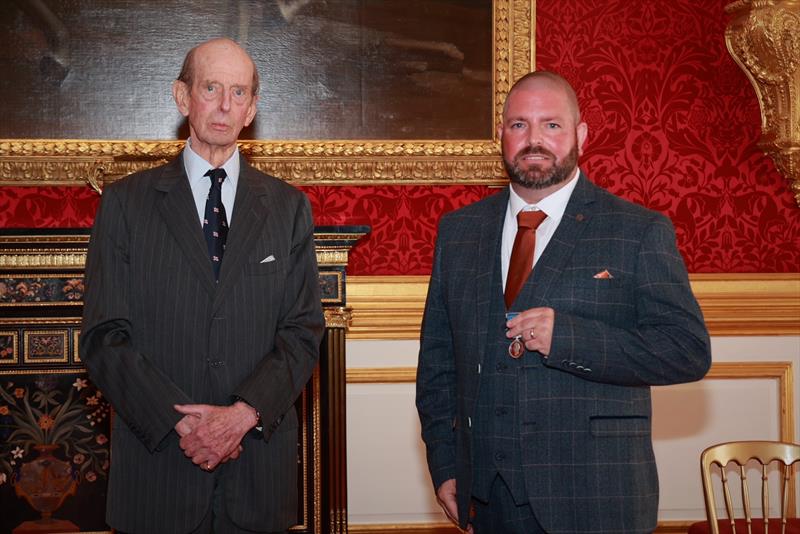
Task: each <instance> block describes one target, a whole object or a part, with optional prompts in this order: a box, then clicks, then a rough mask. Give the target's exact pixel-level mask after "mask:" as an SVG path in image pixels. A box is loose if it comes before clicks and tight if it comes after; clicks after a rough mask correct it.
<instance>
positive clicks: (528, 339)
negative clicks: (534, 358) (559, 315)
mask: <svg viewBox="0 0 800 534" xmlns="http://www.w3.org/2000/svg"><path fill="white" fill-rule="evenodd" d="M555 317H556V312H555V311H554V310H553V308H530V309H528V310H525V311H524V312H521V313H520V314H519V315H517V316H516V317H514V318H513V319H511V320H510V321H508V322H507V323H506V328H508V332H506V337H507V338H509V339H514V338H515V337H517V336H519V337H520V339H522V342H523V343H525V348H527V349H528V350H530V351H537V352H539V353H541V354H543V355H544V356H549V355H550V345H551V344H552V342H553V324H554V323H555Z"/></svg>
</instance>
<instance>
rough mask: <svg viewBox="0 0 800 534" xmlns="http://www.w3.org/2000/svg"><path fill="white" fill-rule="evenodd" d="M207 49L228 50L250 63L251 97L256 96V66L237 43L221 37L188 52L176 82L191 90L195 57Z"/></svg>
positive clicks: (257, 84)
mask: <svg viewBox="0 0 800 534" xmlns="http://www.w3.org/2000/svg"><path fill="white" fill-rule="evenodd" d="M208 49H228V50H229V51H230V52H231V53H234V54H237V55H241V56H242V57H243V58H246V60H247V61H248V62H249V63H250V65H251V66H252V68H253V81H252V91H253V95H257V94H258V90H259V79H258V70H257V69H256V64H255V62H254V61H253V58H251V57H250V54H248V53H247V51H246V50H245V49H244V48H242V47H241V46H240V45H239V43H237V42H236V41H234V40H233V39H228V38H227V37H221V38H218V39H211V40H209V41H205V42H204V43H200V44H199V45H197V46H195V47H194V48H192V49H191V50H189V52H187V54H186V57H185V58H184V60H183V66H182V67H181V72H180V74H179V75H178V80H179V81H181V82H183V83H185V84H186V86H187V87H189V88H190V89H191V87H192V85H193V82H194V74H195V71H196V56H197V54H198V52H202V51H204V50H208Z"/></svg>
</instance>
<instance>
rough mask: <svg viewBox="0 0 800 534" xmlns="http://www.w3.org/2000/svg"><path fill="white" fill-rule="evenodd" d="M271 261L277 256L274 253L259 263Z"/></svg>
mask: <svg viewBox="0 0 800 534" xmlns="http://www.w3.org/2000/svg"><path fill="white" fill-rule="evenodd" d="M271 261H275V256H273V255H272V254H270V255H269V256H267V257H266V258H264V259H263V260H261V261H260V262H259V263H269V262H271Z"/></svg>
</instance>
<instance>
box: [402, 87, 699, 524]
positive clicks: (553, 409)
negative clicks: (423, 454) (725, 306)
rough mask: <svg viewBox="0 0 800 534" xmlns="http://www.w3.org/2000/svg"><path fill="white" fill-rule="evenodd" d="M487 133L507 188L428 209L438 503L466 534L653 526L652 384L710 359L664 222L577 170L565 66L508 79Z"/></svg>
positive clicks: (695, 375) (427, 343)
mask: <svg viewBox="0 0 800 534" xmlns="http://www.w3.org/2000/svg"><path fill="white" fill-rule="evenodd" d="M497 133H498V137H499V139H500V141H501V144H502V153H503V160H504V161H505V166H506V170H507V172H508V175H509V178H510V180H511V184H510V187H508V188H506V189H504V190H503V191H501V192H500V193H498V194H496V195H493V196H491V197H489V198H486V199H484V200H481V201H479V202H476V203H475V204H472V205H470V206H467V207H465V208H462V209H460V210H457V211H455V212H453V213H450V214H448V215H446V216H445V217H443V218H442V221H441V223H440V226H439V233H438V237H437V242H436V250H435V256H434V265H433V271H432V274H431V280H430V285H429V290H428V298H427V303H426V306H425V316H424V319H423V324H422V334H421V340H420V353H419V364H418V371H417V409H418V411H419V416H420V421H421V426H422V437H423V440H424V441H425V444H426V446H427V459H428V466H429V469H430V473H431V477H432V479H433V484H434V488H435V490H436V495H437V498H438V500H439V504H440V505H441V506H442V508H443V509H444V511H445V513H446V514H447V516H448V517H449V518H450V519H451V520H452V521H454V522H455V523H457V524H458V525H459V526H460V527H461V528H464V529H466V530H467V531H468V532H475V533H477V534H483V533H491V534H503V533H515V534H523V533H524V534H532V533H540V532H548V533H556V532H562V533H569V534H576V533H581V532H593V533H612V532H613V533H622V532H626V533H627V532H631V533H633V532H636V533H645V532H647V533H649V532H652V531H653V530H654V529H655V527H656V519H657V510H658V477H657V473H656V465H655V459H654V456H653V448H652V437H651V415H652V414H651V400H650V386H651V385H665V384H676V383H681V382H690V381H694V380H699V379H700V378H702V377H703V376H704V375H705V374H706V372H707V371H708V369H709V366H710V364H711V355H710V342H709V338H708V332H707V330H706V327H705V324H704V322H703V316H702V313H701V311H700V308H699V306H698V304H697V301H696V300H695V298H694V296H693V294H692V291H691V288H690V286H689V280H688V274H687V272H686V267H685V265H684V262H683V259H682V258H681V255H680V253H679V252H678V249H677V246H676V243H675V231H674V229H673V227H672V224H671V223H670V221H669V219H668V218H667V217H665V216H664V215H662V214H660V213H656V212H653V211H650V210H648V209H645V208H643V207H641V206H637V205H634V204H631V203H629V202H627V201H625V200H623V199H621V198H619V197H617V196H614V195H612V194H611V193H609V192H607V191H605V190H603V189H601V188H599V187H597V186H595V185H593V184H592V183H591V182H590V181H589V179H588V177H587V176H586V175H585V174H583V173H582V172H581V170H580V169H579V168H578V165H577V164H578V157H579V156H580V155H581V154H582V153H583V147H584V144H585V142H586V137H587V133H588V132H587V125H586V123H584V122H581V119H580V110H579V107H578V100H577V97H576V95H575V91H574V90H573V88H572V87H571V86H570V85H569V83H567V81H566V80H564V79H563V78H562V77H561V76H558V75H557V74H554V73H550V72H541V71H540V72H533V73H530V74H527V75H526V76H524V77H523V78H521V79H520V80H519V81H517V82H516V83H515V84H514V86H513V87H512V88H511V90H510V91H509V94H508V98H507V100H506V104H505V108H504V110H503V121H502V124H500V125H499V127H498V130H497Z"/></svg>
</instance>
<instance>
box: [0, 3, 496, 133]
mask: <svg viewBox="0 0 800 534" xmlns="http://www.w3.org/2000/svg"><path fill="white" fill-rule="evenodd" d="M492 16H493V7H492V2H491V1H486V0H201V1H198V2H186V1H181V0H39V1H36V2H29V1H25V0H13V1H11V2H9V3H7V5H5V6H4V8H3V9H2V10H0V36H2V39H3V43H4V44H3V47H2V48H1V49H0V72H3V73H4V76H2V77H0V109H2V113H3V116H4V120H3V121H2V122H1V123H0V138H6V139H23V138H35V139H37V138H41V139H139V140H167V139H176V138H182V137H184V136H185V135H186V131H185V125H184V121H183V120H182V117H181V116H180V114H179V113H178V112H177V111H176V109H175V105H174V103H173V102H172V96H171V91H170V87H171V83H172V81H173V80H174V78H175V77H177V74H178V71H179V69H180V65H181V62H182V59H183V55H184V53H185V52H186V51H187V49H188V48H189V47H190V46H191V45H193V44H196V43H198V42H200V41H203V40H205V39H206V38H210V37H215V36H229V37H232V38H234V39H236V40H238V41H239V42H241V43H242V44H243V45H244V46H245V47H246V48H248V50H249V51H250V52H251V54H252V55H253V57H254V59H255V61H256V63H257V65H258V68H259V70H260V72H261V73H262V90H261V93H260V95H261V98H260V102H259V106H258V107H259V112H258V115H257V119H256V121H255V123H254V124H253V125H252V126H251V127H250V128H249V129H248V130H246V131H245V132H244V134H243V137H244V138H246V139H265V140H266V139H284V140H302V139H317V140H321V139H387V140H404V139H440V140H441V139H487V138H491V137H492V127H493V126H492V122H493V116H492V113H493V110H492V97H493V95H492V77H493V59H492V51H493V41H492V39H493V35H492Z"/></svg>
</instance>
